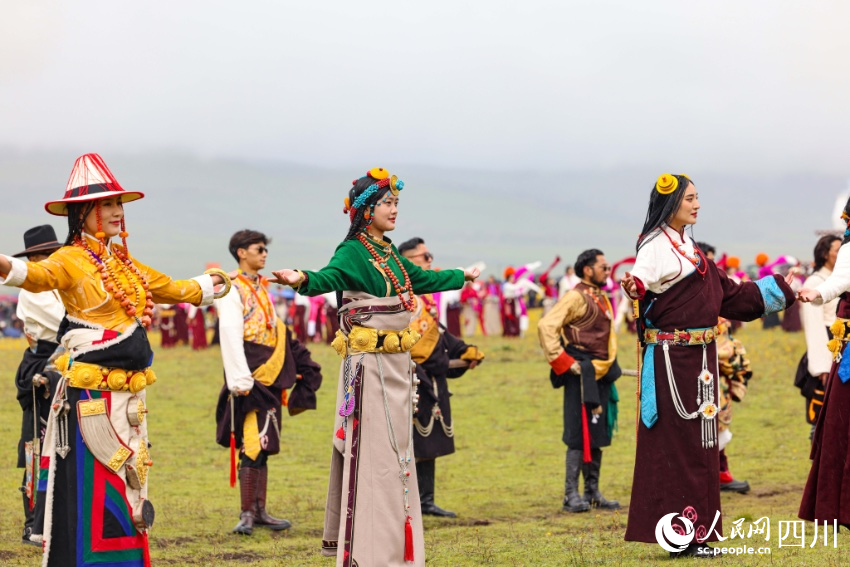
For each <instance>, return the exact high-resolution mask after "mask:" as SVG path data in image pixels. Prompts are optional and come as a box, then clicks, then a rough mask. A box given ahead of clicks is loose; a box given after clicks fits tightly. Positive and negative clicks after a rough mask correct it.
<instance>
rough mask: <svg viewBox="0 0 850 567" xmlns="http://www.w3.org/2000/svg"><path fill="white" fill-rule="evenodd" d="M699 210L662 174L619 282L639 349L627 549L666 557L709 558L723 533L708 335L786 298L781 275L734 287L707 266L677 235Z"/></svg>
mask: <svg viewBox="0 0 850 567" xmlns="http://www.w3.org/2000/svg"><path fill="white" fill-rule="evenodd" d="M698 210H699V201H698V200H697V195H696V188H695V187H694V185H693V183H691V181H690V180H689V179H688V178H687V177H686V176H684V175H670V174H666V175H662V176H661V177H660V178H659V180H658V183H657V184H656V186H655V187H654V188H653V190H652V194H651V196H650V200H649V211H648V212H647V216H646V221H645V224H644V227H643V230H642V231H641V237H640V238H639V239H638V245H637V260H636V261H635V265H634V268H633V270H632V272H631V273H628V272H627V273H626V276H625V278H623V282H622V283H623V287H624V288H625V290H626V292H627V293H628V294H629V296H630V297H632V298H633V299H636V300H639V304H640V321H639V323H640V326H639V336H641V338H642V345H643V348H644V351H643V352H644V355H643V368H642V373H641V378H640V388H641V390H640V394H641V410H640V422H639V424H638V432H637V454H636V458H635V472H634V481H633V485H632V497H631V505H630V506H629V520H628V526H627V528H626V540H627V541H639V542H645V543H653V544H655V543H658V544H661V545H662V547H664V548H665V549H667V550H669V551H670V552H671V555H704V556H713V555H710V554H711V552H710V551H708V549H707V548H709V546H708V545H706V542H709V541H718V538H717V534H721V535H722V533H723V531H722V530H723V528H722V523H721V521H720V517H719V514H718V512H719V511H720V484H719V478H720V470H719V466H720V461H719V453H718V445H717V420H716V413H717V404H718V403H719V399H720V397H719V391H718V383H717V378H716V377H717V376H718V375H719V373H718V369H717V349H716V345H715V343H714V335H715V330H714V327H715V325H717V322H718V318H719V317H726V318H728V319H735V320H739V321H751V320H753V319H757V318H759V317H761V316H763V315H764V314H765V313H771V312H776V311H779V310H781V309H783V308H784V307H785V306H786V305H790V304H791V303H793V302H794V294H793V292H792V291H791V288H790V287H789V286H788V284H787V283H786V282H785V280H783V279H782V278H781V277H780V276H771V277H768V278H764V279H763V280H760V281H759V282H755V283H754V282H747V283H742V284H739V283H735V282H734V281H732V280H730V279H729V278H728V277H727V276H726V274H725V273H724V272H723V271H722V270H720V269H719V268H718V267H717V266H716V265H715V264H714V262H711V261H708V260H707V259H706V258H705V255H704V254H703V253H702V252H701V251H700V250H699V248H698V247H697V246H696V245H695V244H694V241H693V239H692V238H691V237H690V236H689V235H688V234H687V233H685V230H684V229H685V227H686V226H687V225H692V224H695V223H696V219H697V211H698ZM668 368H669V369H670V370H671V371H672V372H668ZM706 371H707V372H706ZM709 373H710V375H709ZM668 374H672V375H668ZM673 513H675V516H674V517H673V518H666V521H667V522H668V523H670V526H667V527H669V528H670V531H672V532H674V534H673V535H674V536H675V535H676V534H678V535H679V536H680V537H678V538H675V539H677V540H678V541H672V542H671V541H670V539H669V538H667V541H666V542H661V541H659V538H658V537H657V536H656V532H657V531H658V530H656V526H659V527H663V526H661V520H662V519H665V518H664V517H665V516H667V515H670V514H673ZM681 517H684V518H686V519H687V522H683V521H681ZM715 518H716V519H717V522H716V523H715ZM688 524H690V525H688ZM670 531H668V530H661V533H663V534H664V535H665V536H666V535H668V534H669V533H670ZM665 543H666V545H665ZM709 549H710V548H709Z"/></svg>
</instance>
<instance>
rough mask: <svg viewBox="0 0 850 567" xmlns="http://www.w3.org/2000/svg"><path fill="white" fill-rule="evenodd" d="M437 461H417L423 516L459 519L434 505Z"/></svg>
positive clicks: (417, 478) (417, 476) (417, 477)
mask: <svg viewBox="0 0 850 567" xmlns="http://www.w3.org/2000/svg"><path fill="white" fill-rule="evenodd" d="M435 465H436V459H427V460H423V461H416V480H417V482H418V483H419V503H420V505H421V506H422V515H423V516H440V517H442V518H457V514H455V513H454V512H449V511H448V510H443V509H442V508H440V507H439V506H437V505H436V504H434V468H435Z"/></svg>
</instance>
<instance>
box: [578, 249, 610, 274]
mask: <svg viewBox="0 0 850 567" xmlns="http://www.w3.org/2000/svg"><path fill="white" fill-rule="evenodd" d="M604 255H605V253H604V252H603V251H602V250H597V249H596V248H591V249H590V250H585V251H584V252H582V253H581V254H579V255H578V258H576V263H575V270H576V275H577V276H578V277H579V278H581V279H584V268H585V267H588V268H592V267H593V266H595V265H596V259H597V258H598V257H599V256H604Z"/></svg>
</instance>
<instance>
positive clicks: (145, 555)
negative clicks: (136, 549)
mask: <svg viewBox="0 0 850 567" xmlns="http://www.w3.org/2000/svg"><path fill="white" fill-rule="evenodd" d="M142 538H144V540H145V541H144V551H143V552H142V557H143V558H144V561H145V567H151V548H150V545H149V544H148V532H143V534H142Z"/></svg>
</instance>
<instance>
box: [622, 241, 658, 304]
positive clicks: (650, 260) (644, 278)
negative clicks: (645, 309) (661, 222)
mask: <svg viewBox="0 0 850 567" xmlns="http://www.w3.org/2000/svg"><path fill="white" fill-rule="evenodd" d="M656 238H660V236H657V237H656ZM653 244H655V242H654V241H650V242H648V243H647V244H646V246H644V247H642V248H641V249H640V250H638V253H637V257H636V258H635V265H634V266H632V269H631V271H630V272H629V273H630V274H631V275H632V276H633V277H634V278H635V279H639V280H640V281H641V283H642V284H643V289H644V291H649V286H651V285H653V284H655V283H657V282H658V279H659V278H658V272H657V268H658V263H657V262H656V258H655V246H653ZM623 291H625V289H624V290H623ZM630 298H631V299H634V298H633V297H631V296H630Z"/></svg>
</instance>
